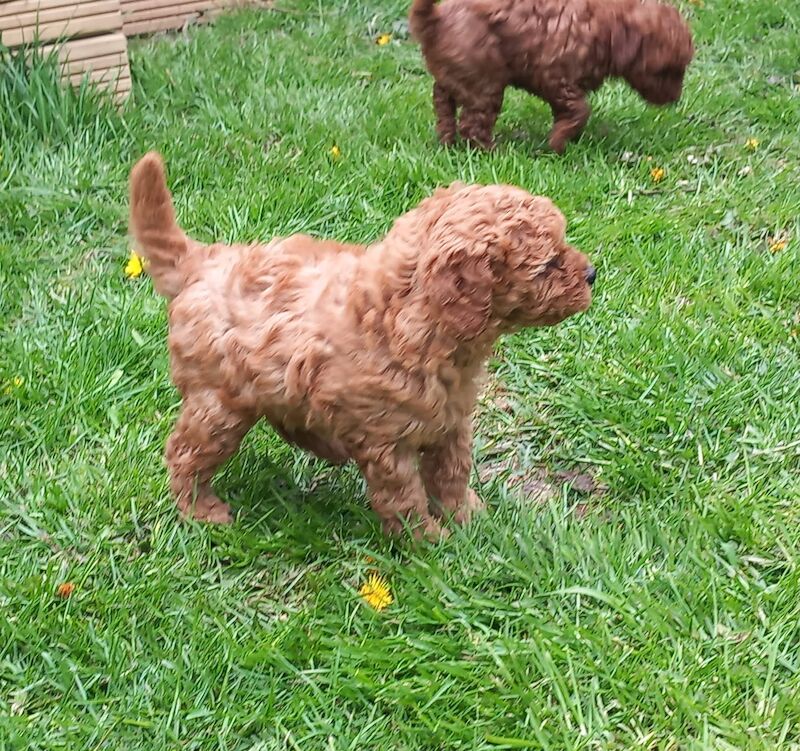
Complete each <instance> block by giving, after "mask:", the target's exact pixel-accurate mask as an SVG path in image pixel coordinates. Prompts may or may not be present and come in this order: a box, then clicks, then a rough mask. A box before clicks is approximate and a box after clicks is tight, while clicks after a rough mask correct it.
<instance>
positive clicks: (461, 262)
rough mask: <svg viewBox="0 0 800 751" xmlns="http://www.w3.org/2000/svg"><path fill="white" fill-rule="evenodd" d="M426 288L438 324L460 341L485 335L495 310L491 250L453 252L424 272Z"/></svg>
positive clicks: (475, 249)
mask: <svg viewBox="0 0 800 751" xmlns="http://www.w3.org/2000/svg"><path fill="white" fill-rule="evenodd" d="M423 273H424V275H425V278H424V285H425V288H426V292H427V297H428V301H429V303H430V306H431V313H432V315H433V316H434V320H435V321H436V322H437V323H438V324H439V325H440V326H442V327H443V328H445V329H446V330H447V332H448V333H449V334H450V335H451V336H454V337H455V338H456V339H460V340H463V341H468V340H470V339H474V338H475V337H477V336H479V335H480V334H482V333H483V332H484V330H485V329H486V325H487V323H488V322H489V315H490V313H491V310H492V290H493V286H494V278H493V276H492V267H491V259H490V257H489V253H488V249H487V248H485V247H484V248H478V247H474V246H473V247H471V248H470V249H469V250H466V249H464V248H463V247H457V248H451V249H448V250H445V251H443V252H441V253H440V254H438V255H437V256H436V257H435V258H434V259H433V260H432V262H431V263H430V264H429V265H428V267H427V268H426V269H425V270H424V272H423Z"/></svg>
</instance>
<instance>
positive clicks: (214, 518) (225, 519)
mask: <svg viewBox="0 0 800 751" xmlns="http://www.w3.org/2000/svg"><path fill="white" fill-rule="evenodd" d="M181 516H183V518H184V519H194V520H195V521H198V522H207V523H209V524H230V523H231V522H232V521H233V515H232V514H231V507H230V506H229V505H228V504H227V503H224V502H223V501H221V500H220V499H219V498H217V496H215V495H210V494H209V495H202V496H198V498H197V500H196V501H195V502H194V504H193V505H191V506H188V507H187V508H185V509H184V508H182V509H181Z"/></svg>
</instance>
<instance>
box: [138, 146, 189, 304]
mask: <svg viewBox="0 0 800 751" xmlns="http://www.w3.org/2000/svg"><path fill="white" fill-rule="evenodd" d="M130 191H131V209H130V211H131V216H130V230H131V234H132V235H133V238H134V240H135V242H136V247H137V250H138V251H139V253H141V255H142V256H144V257H145V258H146V259H147V261H148V262H149V266H148V272H149V274H150V276H151V277H152V279H153V286H154V287H155V288H156V291H157V292H158V293H159V294H161V295H164V297H167V298H169V299H170V300H171V299H172V298H173V297H175V296H176V295H177V294H178V293H179V292H180V291H181V289H182V288H183V285H184V275H183V273H182V272H181V263H182V261H183V259H184V256H185V255H186V253H187V251H188V250H189V245H190V241H189V238H187V237H186V235H185V234H184V233H183V230H181V228H180V227H179V226H178V223H177V222H176V220H175V209H174V208H173V207H172V196H171V195H170V193H169V189H168V188H167V178H166V175H165V173H164V162H163V161H162V160H161V156H160V155H159V154H157V153H156V152H155V151H151V152H149V153H147V154H145V155H144V156H143V157H142V158H141V159H140V160H139V161H138V162H137V163H136V164H135V165H134V167H133V169H132V170H131V184H130Z"/></svg>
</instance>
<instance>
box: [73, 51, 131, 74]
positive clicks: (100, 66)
mask: <svg viewBox="0 0 800 751" xmlns="http://www.w3.org/2000/svg"><path fill="white" fill-rule="evenodd" d="M127 66H128V56H127V55H126V54H125V53H124V52H116V53H114V54H113V55H100V56H99V57H89V58H86V59H85V60H64V61H63V62H62V63H61V72H62V73H79V72H81V71H87V70H106V69H107V68H115V69H117V70H121V69H122V68H127Z"/></svg>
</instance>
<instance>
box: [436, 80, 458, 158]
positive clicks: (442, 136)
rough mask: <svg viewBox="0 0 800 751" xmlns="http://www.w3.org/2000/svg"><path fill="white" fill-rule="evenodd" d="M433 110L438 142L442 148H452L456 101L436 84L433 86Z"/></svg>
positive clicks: (454, 132) (454, 134) (454, 133)
mask: <svg viewBox="0 0 800 751" xmlns="http://www.w3.org/2000/svg"><path fill="white" fill-rule="evenodd" d="M433 109H434V111H435V112H436V133H437V134H438V135H439V141H440V142H441V144H442V145H443V146H452V145H453V144H454V143H455V140H456V100H455V99H453V97H452V96H451V95H450V92H448V91H447V90H446V89H445V88H444V87H443V86H442V85H441V84H440V83H438V82H436V83H434V84H433Z"/></svg>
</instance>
